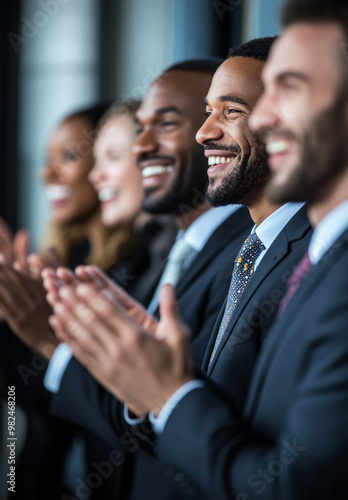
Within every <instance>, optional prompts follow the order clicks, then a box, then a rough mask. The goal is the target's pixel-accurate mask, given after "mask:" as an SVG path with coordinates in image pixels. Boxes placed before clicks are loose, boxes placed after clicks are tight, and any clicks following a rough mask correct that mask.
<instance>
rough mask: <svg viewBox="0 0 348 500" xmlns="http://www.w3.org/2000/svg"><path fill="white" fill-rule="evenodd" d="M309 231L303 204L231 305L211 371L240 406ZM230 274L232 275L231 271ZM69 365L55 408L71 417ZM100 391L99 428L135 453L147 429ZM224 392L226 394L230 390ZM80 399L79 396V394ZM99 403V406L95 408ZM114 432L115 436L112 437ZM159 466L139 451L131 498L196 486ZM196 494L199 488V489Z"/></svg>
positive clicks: (181, 493)
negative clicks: (123, 419) (121, 416)
mask: <svg viewBox="0 0 348 500" xmlns="http://www.w3.org/2000/svg"><path fill="white" fill-rule="evenodd" d="M309 235H310V225H309V222H308V219H307V217H306V213H305V209H302V210H300V211H299V212H298V213H297V214H296V215H295V216H294V217H293V218H292V219H291V221H289V223H288V224H287V226H286V227H285V228H284V229H283V231H282V232H281V233H280V234H279V236H278V237H277V238H276V240H275V242H274V244H273V245H272V248H270V249H269V251H268V252H267V254H266V256H265V257H264V258H263V260H262V262H261V264H260V265H259V267H258V269H257V271H256V272H255V275H254V277H253V279H252V280H251V282H250V283H249V285H248V289H247V290H246V292H245V295H244V296H243V297H242V299H241V301H240V302H239V304H238V306H237V308H236V310H235V313H234V317H233V320H232V322H231V324H230V326H229V328H228V329H227V330H226V335H225V338H224V339H223V341H222V343H221V346H220V348H219V350H218V352H217V355H216V358H215V360H214V364H213V365H212V368H211V370H210V373H209V375H210V376H211V377H212V379H214V380H215V381H216V382H218V384H220V385H221V386H223V387H224V389H225V390H226V391H227V392H228V393H229V394H230V395H233V398H234V400H235V403H234V404H235V405H236V406H237V407H239V408H242V407H243V406H244V400H245V396H246V393H247V389H248V385H249V381H250V374H251V372H252V370H253V367H254V363H255V360H256V357H257V354H258V352H259V348H260V345H261V343H262V341H263V339H264V337H265V335H266V333H267V331H268V329H269V327H270V325H271V323H272V321H273V320H274V317H275V314H276V310H277V306H278V304H279V302H280V298H281V296H282V295H283V293H284V290H285V286H286V282H287V279H288V277H289V276H290V274H291V272H292V270H293V268H294V266H295V265H296V263H297V262H298V261H299V260H300V258H301V257H302V255H303V253H304V252H305V249H306V247H307V245H308V239H309ZM220 266H221V262H220ZM221 271H222V272H224V273H225V274H226V273H227V272H226V271H225V270H224V268H222V270H221ZM228 279H229V280H230V273H229V278H228ZM225 294H226V291H225ZM271 306H272V307H271ZM223 310H224V306H223V308H222V310H221V315H222V314H223ZM218 325H219V320H218V321H217V324H216V327H215V334H214V335H213V338H212V340H211V344H210V348H209V349H208V351H207V354H206V357H205V361H204V365H203V366H204V367H205V368H206V367H207V366H208V361H209V358H210V353H211V350H212V347H213V344H214V342H215V335H216V333H217V330H218ZM193 350H194V344H193ZM69 369H70V370H71V374H73V373H74V375H73V376H70V377H64V379H63V386H62V391H61V396H59V395H58V397H56V398H55V399H56V404H58V405H59V406H60V408H59V407H58V413H59V412H60V414H61V415H62V413H63V412H64V411H65V416H69V414H70V417H71V414H72V413H71V405H73V400H74V397H75V396H74V394H76V391H77V387H78V386H80V387H81V382H80V381H79V380H78V378H77V372H78V371H79V368H78V364H77V363H76V362H72V363H71V366H70V367H69ZM73 370H74V371H73ZM80 371H81V370H80ZM69 379H70V381H71V380H74V381H75V382H77V386H75V388H74V387H72V386H71V382H70V383H69ZM91 383H92V382H91ZM88 385H89V384H88ZM86 387H87V385H86ZM68 391H70V394H71V396H70V401H69V400H68V401H69V404H68V407H69V410H67V409H66V408H67V407H66V408H65V409H64V407H63V405H64V404H65V403H66V402H67V399H66V396H67V394H68ZM64 394H65V395H64ZM80 395H81V391H80ZM104 396H105V395H104ZM104 396H103V390H102V389H101V388H99V390H97V389H96V391H95V393H94V399H95V402H94V404H91V406H92V407H93V408H94V409H95V415H94V417H95V421H97V420H98V421H99V424H98V428H102V429H103V432H104V436H105V433H106V432H108V433H109V436H110V439H115V437H116V435H117V434H121V435H122V436H123V437H125V436H128V434H127V432H130V433H131V436H133V439H135V440H138V443H137V444H138V446H137V451H138V453H139V454H142V453H143V452H142V450H141V448H142V445H143V444H144V443H147V439H148V436H149V433H147V434H146V432H145V433H144V432H142V431H143V430H142V429H140V432H139V435H138V436H137V437H135V434H134V433H135V432H136V431H135V430H134V429H133V430H131V431H127V430H126V429H125V428H123V429H122V428H121V427H120V424H119V422H118V421H117V419H116V418H115V415H116V414H117V411H118V409H117V406H115V404H116V403H115V401H112V398H111V397H110V396H109V402H107V399H108V397H104ZM227 397H229V395H228V394H227ZM86 401H87V399H86ZM100 401H102V402H103V403H102V405H100V404H99V402H100ZM81 402H82V398H81V399H80V403H81ZM98 405H99V408H97V406H98ZM80 407H81V411H80V415H79V416H78V411H76V410H74V411H73V412H75V417H76V416H77V418H78V419H79V418H80V419H82V420H84V425H87V426H88V425H91V423H92V422H91V421H90V419H89V416H88V414H86V412H85V411H84V410H82V409H83V408H86V403H84V404H83V405H81V406H80ZM56 410H57V406H56ZM82 413H83V415H82ZM110 415H113V417H112V418H110ZM105 417H106V421H107V422H108V423H107V424H106V422H104V424H103V425H102V424H101V422H103V420H104V418H105ZM106 429H107V431H106ZM113 434H114V438H112V436H113ZM141 435H143V437H142V438H141V437H139V436H141ZM133 439H131V438H130V437H129V436H128V437H126V441H127V440H129V441H130V442H131V443H132V444H133ZM162 466H163V463H159V462H158V461H156V460H154V459H153V458H152V457H151V456H149V455H145V454H143V455H142V456H141V459H140V460H138V462H137V466H136V467H137V468H136V475H135V478H134V485H135V488H134V489H133V492H132V499H134V500H135V499H140V498H142V499H144V498H145V499H147V498H149V499H151V500H152V499H157V498H158V499H164V498H168V499H169V498H172V499H175V500H178V499H179V498H188V497H190V495H192V494H193V491H194V490H195V489H194V487H193V485H192V481H191V480H190V479H189V478H188V475H187V474H183V473H182V472H181V471H180V470H177V469H175V467H165V473H164V474H163V468H162ZM154 478H156V479H155V480H154ZM144 492H146V493H144ZM199 495H200V493H198V496H199Z"/></svg>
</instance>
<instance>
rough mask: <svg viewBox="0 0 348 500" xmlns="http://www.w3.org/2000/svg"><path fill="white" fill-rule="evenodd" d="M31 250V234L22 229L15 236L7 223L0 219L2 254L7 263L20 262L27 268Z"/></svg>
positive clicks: (0, 251) (0, 246)
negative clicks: (29, 250)
mask: <svg viewBox="0 0 348 500" xmlns="http://www.w3.org/2000/svg"><path fill="white" fill-rule="evenodd" d="M28 248H29V234H28V232H27V231H26V230H25V229H20V230H19V231H17V233H16V234H15V235H13V233H12V230H11V229H10V227H9V225H8V224H7V222H6V221H5V220H4V219H2V218H1V217H0V254H1V255H3V257H4V258H5V259H6V261H7V262H11V263H13V262H15V261H18V262H19V263H20V264H21V265H22V266H26V261H27V255H28Z"/></svg>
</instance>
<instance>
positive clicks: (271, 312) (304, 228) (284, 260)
mask: <svg viewBox="0 0 348 500" xmlns="http://www.w3.org/2000/svg"><path fill="white" fill-rule="evenodd" d="M311 234H312V229H311V226H310V223H309V221H308V218H307V214H306V207H303V208H301V209H300V210H299V211H298V212H297V213H296V214H295V215H294V216H293V217H292V219H291V220H290V221H289V222H288V224H287V225H286V226H285V227H284V229H283V230H282V231H281V232H280V233H279V235H278V237H277V238H276V239H275V241H274V242H273V244H272V245H271V247H270V248H269V249H268V251H267V252H266V254H265V256H264V258H263V259H262V261H261V263H260V264H259V266H258V268H257V269H256V271H255V273H254V275H253V277H252V279H251V280H250V282H249V283H248V286H247V287H246V290H245V291H244V293H243V295H242V297H241V299H240V301H239V302H238V304H237V306H236V309H235V310H234V312H233V315H232V318H231V320H230V322H229V324H228V326H227V328H226V331H225V334H224V336H223V338H222V340H221V342H220V344H219V347H218V350H217V352H216V354H215V357H214V359H213V361H212V363H211V365H210V366H209V360H210V357H211V353H212V350H213V347H214V344H215V339H216V336H217V333H218V330H219V327H220V323H221V319H222V316H223V314H224V309H225V304H224V306H223V307H222V309H221V311H220V314H219V317H218V319H217V321H216V324H215V327H214V331H213V334H212V335H211V337H210V342H209V345H208V348H207V350H206V353H205V357H204V361H203V365H202V368H203V370H204V371H205V372H207V374H208V376H209V378H211V379H212V380H214V381H215V382H217V383H218V384H219V385H220V386H221V387H224V388H226V390H227V391H229V392H230V393H231V394H232V396H233V399H234V401H235V404H236V405H237V407H238V408H239V409H240V410H242V409H243V408H244V404H245V398H246V395H247V391H248V387H249V383H250V378H251V375H252V372H253V368H254V365H255V363H256V359H257V357H258V354H259V351H260V348H261V345H262V343H263V341H264V339H265V337H266V335H267V333H268V332H269V330H270V328H271V326H272V323H273V321H274V319H275V317H276V314H277V311H278V306H279V303H280V301H281V299H282V297H283V295H284V293H285V290H286V286H287V281H288V279H289V276H290V275H291V274H292V272H293V269H294V267H295V266H296V265H297V263H298V262H299V261H300V259H301V258H302V256H303V254H304V253H305V251H306V249H307V247H308V244H309V239H310V236H311Z"/></svg>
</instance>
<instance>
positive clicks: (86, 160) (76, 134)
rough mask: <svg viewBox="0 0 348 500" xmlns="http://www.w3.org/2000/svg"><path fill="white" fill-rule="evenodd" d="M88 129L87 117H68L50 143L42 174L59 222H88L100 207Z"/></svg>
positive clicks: (56, 219) (54, 213) (54, 217)
mask: <svg viewBox="0 0 348 500" xmlns="http://www.w3.org/2000/svg"><path fill="white" fill-rule="evenodd" d="M86 131H87V132H90V131H91V124H90V123H89V121H88V120H87V119H86V118H83V117H74V118H70V119H67V120H66V121H64V122H63V123H61V124H60V125H59V126H58V127H57V128H56V129H55V131H54V133H53V135H52V137H51V140H50V142H49V145H48V151H47V165H46V167H45V168H44V170H43V173H42V177H43V180H44V183H45V189H46V195H47V197H48V199H49V201H50V203H51V208H52V213H53V219H54V220H55V221H56V222H59V223H69V222H77V221H85V220H87V219H88V218H89V217H90V216H92V215H94V213H95V212H96V211H97V210H98V206H99V203H98V198H97V193H96V192H95V190H94V189H93V187H92V186H91V184H90V183H89V181H88V174H89V172H90V170H91V168H92V166H93V162H94V158H93V154H92V144H91V143H90V142H89V141H88V140H87V138H86V137H88V135H86Z"/></svg>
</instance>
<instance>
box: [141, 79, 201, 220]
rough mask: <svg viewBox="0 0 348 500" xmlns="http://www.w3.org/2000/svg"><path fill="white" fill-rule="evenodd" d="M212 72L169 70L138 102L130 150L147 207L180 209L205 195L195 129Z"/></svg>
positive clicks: (154, 210) (158, 210) (173, 211)
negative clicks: (135, 157)
mask: <svg viewBox="0 0 348 500" xmlns="http://www.w3.org/2000/svg"><path fill="white" fill-rule="evenodd" d="M210 81H211V75H210V74H208V73H204V72H195V71H186V70H185V71H182V70H174V71H170V72H168V73H165V74H164V75H162V76H161V77H160V78H159V79H158V80H157V81H156V82H155V83H154V84H153V85H152V86H151V88H150V90H149V91H148V93H147V95H146V96H145V99H144V101H143V102H142V104H141V107H140V108H139V110H138V112H137V115H136V120H137V140H136V143H135V146H134V152H135V154H136V156H137V162H138V166H139V167H140V170H141V173H142V177H143V185H144V188H145V199H144V203H143V207H144V209H145V210H147V211H149V212H152V213H168V214H173V215H178V214H180V206H181V207H182V206H183V204H185V205H186V206H189V207H192V206H194V204H195V203H197V199H200V200H202V199H203V200H204V193H205V187H206V184H207V175H206V167H205V161H204V155H203V151H202V150H201V148H200V147H199V146H198V144H197V143H196V141H195V134H196V132H197V130H198V129H199V127H200V126H201V124H202V121H203V119H204V104H203V98H204V96H205V95H206V92H207V90H208V88H209V84H210Z"/></svg>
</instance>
